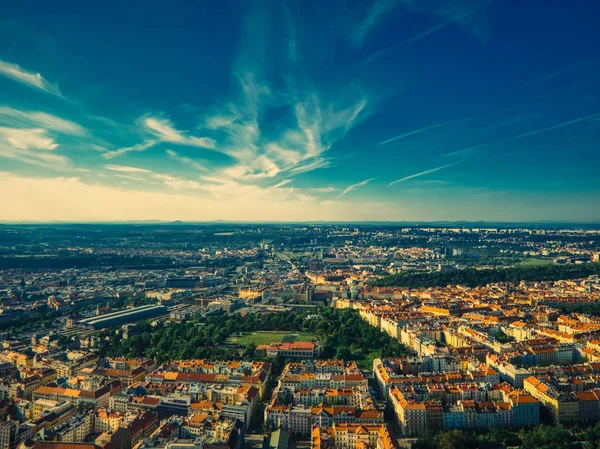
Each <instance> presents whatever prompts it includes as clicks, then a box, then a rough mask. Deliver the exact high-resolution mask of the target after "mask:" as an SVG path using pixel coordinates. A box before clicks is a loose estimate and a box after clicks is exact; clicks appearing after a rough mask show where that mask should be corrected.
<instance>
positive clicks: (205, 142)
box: [142, 117, 217, 150]
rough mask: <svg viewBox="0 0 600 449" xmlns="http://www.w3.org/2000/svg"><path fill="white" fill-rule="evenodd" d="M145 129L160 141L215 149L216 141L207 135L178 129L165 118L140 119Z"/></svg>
mask: <svg viewBox="0 0 600 449" xmlns="http://www.w3.org/2000/svg"><path fill="white" fill-rule="evenodd" d="M142 123H143V124H144V126H145V127H146V129H147V130H148V131H149V132H150V133H151V134H153V135H154V136H155V137H156V138H157V139H158V140H160V141H161V142H168V143H175V144H178V145H185V146H190V147H200V148H208V149H211V150H213V149H215V148H216V145H217V143H216V141H215V140H214V139H211V138H209V137H195V136H190V135H188V134H187V133H184V132H182V131H179V130H178V129H176V128H175V127H174V126H173V124H172V123H171V122H170V121H169V120H167V119H159V118H156V117H146V118H144V119H143V120H142Z"/></svg>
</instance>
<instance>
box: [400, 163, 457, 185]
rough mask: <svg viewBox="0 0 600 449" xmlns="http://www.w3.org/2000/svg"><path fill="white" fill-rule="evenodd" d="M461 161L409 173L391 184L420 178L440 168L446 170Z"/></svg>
mask: <svg viewBox="0 0 600 449" xmlns="http://www.w3.org/2000/svg"><path fill="white" fill-rule="evenodd" d="M461 162H462V161H458V162H454V163H453V164H446V165H442V166H440V167H435V168H430V169H429V170H425V171H422V172H419V173H414V174H412V175H408V176H405V177H403V178H400V179H396V180H395V181H392V182H390V184H389V185H390V186H393V185H395V184H398V183H401V182H405V181H408V180H410V179H414V178H418V177H420V176H425V175H428V174H430V173H435V172H438V171H440V170H444V169H445V168H449V167H453V166H455V165H457V164H460V163H461Z"/></svg>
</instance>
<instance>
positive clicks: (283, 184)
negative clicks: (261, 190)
mask: <svg viewBox="0 0 600 449" xmlns="http://www.w3.org/2000/svg"><path fill="white" fill-rule="evenodd" d="M290 182H292V180H291V179H284V180H283V181H281V182H278V183H277V184H275V185H273V186H271V187H268V189H278V188H280V187H283V186H285V185H288V184H289V183H290Z"/></svg>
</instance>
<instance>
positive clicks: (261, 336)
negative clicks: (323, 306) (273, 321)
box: [227, 331, 317, 346]
mask: <svg viewBox="0 0 600 449" xmlns="http://www.w3.org/2000/svg"><path fill="white" fill-rule="evenodd" d="M282 341H283V342H292V341H317V336H316V335H314V334H311V333H308V332H294V333H290V332H285V331H270V332H251V333H246V334H244V335H242V336H241V337H237V336H236V337H229V338H228V339H227V344H232V345H242V346H246V345H247V344H249V343H254V344H255V345H268V344H269V343H272V342H276V343H278V342H282Z"/></svg>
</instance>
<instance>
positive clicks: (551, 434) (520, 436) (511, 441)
mask: <svg viewBox="0 0 600 449" xmlns="http://www.w3.org/2000/svg"><path fill="white" fill-rule="evenodd" d="M497 447H519V448H520V449H571V448H582V449H599V448H600V423H597V424H596V425H595V426H594V427H589V428H587V429H581V428H579V427H578V426H573V427H568V428H567V427H564V426H546V425H540V426H536V427H532V428H526V429H520V430H518V431H516V430H510V429H505V428H499V427H492V428H490V429H489V431H488V432H486V433H480V434H477V433H476V432H472V431H465V430H450V431H447V432H442V433H438V434H435V433H430V432H428V433H426V434H425V435H423V436H422V437H421V438H419V440H418V441H417V442H416V443H415V445H414V446H413V448H414V449H478V448H497Z"/></svg>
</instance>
